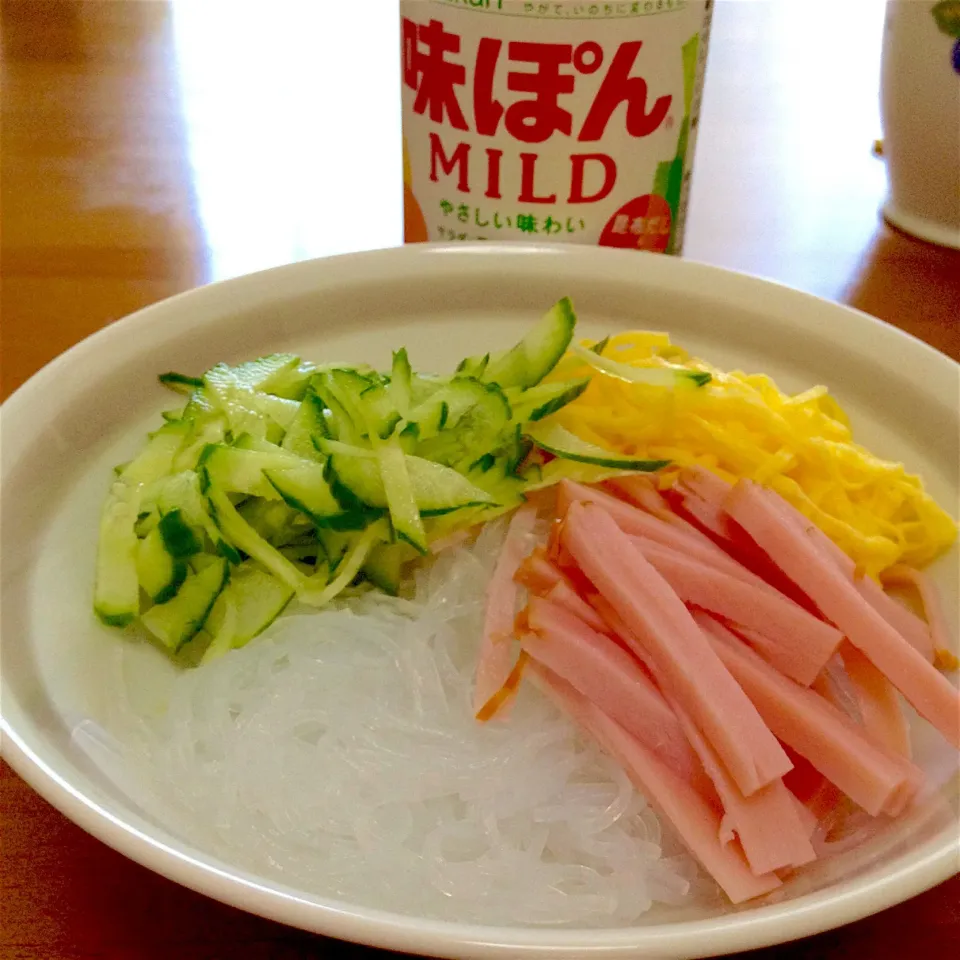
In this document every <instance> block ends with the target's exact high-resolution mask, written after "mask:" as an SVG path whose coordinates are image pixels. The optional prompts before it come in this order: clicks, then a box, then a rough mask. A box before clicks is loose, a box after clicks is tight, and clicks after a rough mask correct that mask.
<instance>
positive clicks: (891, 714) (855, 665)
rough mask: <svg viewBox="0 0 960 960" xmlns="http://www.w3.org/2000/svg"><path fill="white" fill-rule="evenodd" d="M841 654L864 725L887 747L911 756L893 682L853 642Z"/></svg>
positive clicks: (901, 711)
mask: <svg viewBox="0 0 960 960" xmlns="http://www.w3.org/2000/svg"><path fill="white" fill-rule="evenodd" d="M840 657H841V659H842V660H843V666H844V669H845V670H846V673H847V677H848V678H849V680H850V684H851V686H852V688H853V693H854V696H855V697H856V700H857V707H858V708H859V710H860V717H861V720H862V721H863V726H864V729H865V730H866V731H867V732H868V733H869V734H870V735H871V736H873V737H874V739H876V740H877V741H878V742H879V743H881V744H883V746H884V747H886V748H887V749H888V750H890V751H891V752H893V753H897V754H899V755H900V756H901V757H906V758H907V759H909V758H910V753H911V750H910V727H909V725H908V724H907V718H906V717H905V716H904V713H903V709H902V707H901V706H900V695H899V694H898V693H897V691H896V689H895V688H894V686H893V684H892V683H890V681H889V680H888V679H887V678H886V677H885V676H884V675H883V674H882V673H881V672H880V671H879V670H878V669H877V668H876V667H875V666H874V665H873V664H872V663H871V662H870V661H869V660H868V659H867V658H866V657H865V656H864V655H863V654H862V653H861V652H860V651H859V650H858V649H857V648H856V647H855V646H854V645H853V644H852V643H847V642H846V641H845V642H844V644H843V646H842V647H841V648H840Z"/></svg>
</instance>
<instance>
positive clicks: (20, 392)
mask: <svg viewBox="0 0 960 960" xmlns="http://www.w3.org/2000/svg"><path fill="white" fill-rule="evenodd" d="M450 256H455V257H456V258H457V260H458V262H459V264H461V265H462V264H464V263H465V262H466V263H470V262H475V263H476V264H477V265H478V266H480V265H484V266H489V265H491V264H494V263H496V262H497V261H498V260H505V258H509V262H510V265H511V268H512V267H513V262H514V261H518V262H519V263H526V264H530V265H535V264H541V265H549V268H551V269H554V270H557V271H560V270H562V269H563V267H562V264H563V263H564V262H570V260H571V259H573V260H577V261H582V262H583V263H585V264H589V263H591V262H593V263H596V264H598V265H602V266H603V268H604V269H605V270H608V271H613V272H616V273H621V274H624V272H625V271H626V269H627V267H628V266H629V267H632V268H633V269H631V271H630V273H631V275H632V276H631V277H630V281H631V282H633V283H635V284H636V285H637V286H642V285H643V282H644V276H643V271H637V269H636V266H637V263H638V260H637V258H638V257H640V258H643V259H641V260H640V261H639V262H640V263H641V264H644V265H645V269H646V270H647V271H650V270H652V269H654V267H653V263H652V261H653V262H655V263H656V270H657V271H660V272H662V273H664V274H669V273H671V272H675V273H676V274H677V275H680V274H682V273H684V272H686V273H689V274H693V273H694V272H699V273H700V274H701V276H707V277H708V278H709V279H711V280H715V281H717V282H718V283H719V284H720V286H723V284H727V285H728V286H729V287H731V288H732V289H734V291H735V290H736V288H737V287H738V286H741V287H742V288H743V289H744V290H746V289H747V288H748V287H750V288H753V290H752V293H753V294H754V295H757V294H760V293H762V292H764V291H766V292H767V293H769V294H770V295H771V296H774V297H776V298H779V299H780V300H781V302H784V303H785V302H786V301H787V300H789V299H790V298H797V299H795V301H794V302H795V303H796V304H798V305H801V304H802V305H805V306H806V307H807V308H810V307H815V308H816V309H817V310H824V308H826V312H829V313H830V314H832V315H834V316H838V315H839V314H838V311H843V312H844V313H845V314H846V315H847V316H848V317H849V318H850V319H849V324H850V325H852V327H853V328H859V329H860V330H861V331H869V332H870V333H872V334H873V335H874V336H875V337H877V338H879V339H880V340H883V341H890V342H891V343H900V344H901V345H902V347H903V349H906V350H909V351H911V352H913V353H914V354H916V355H917V356H921V357H923V359H924V360H925V361H926V362H928V363H931V364H934V365H936V366H937V367H940V368H941V369H942V370H943V371H944V372H946V371H947V370H952V371H953V373H954V374H955V375H956V376H957V377H958V384H960V364H958V363H957V361H955V360H953V359H952V358H950V357H949V356H947V355H946V354H943V353H941V352H939V351H937V350H936V349H935V348H933V347H931V346H930V345H928V344H926V343H924V342H923V341H921V340H919V339H918V338H916V337H914V336H912V335H911V334H909V333H906V332H905V331H902V330H900V329H898V328H896V327H893V326H892V325H890V324H888V323H885V322H884V321H882V320H879V319H877V318H875V317H872V316H870V315H868V314H866V313H863V312H862V311H859V310H855V309H854V308H851V307H849V306H846V305H843V304H838V303H833V302H831V301H826V300H823V299H822V298H819V297H816V296H815V295H813V294H809V293H805V292H803V291H798V290H795V289H793V288H790V287H788V286H785V285H783V284H780V283H777V282H776V281H771V280H767V279H764V278H761V277H756V276H753V275H750V274H746V273H742V272H737V271H731V270H727V269H725V268H723V267H717V266H713V265H711V264H703V263H699V262H697V261H692V260H677V259H673V258H664V257H658V256H656V255H653V254H642V253H641V254H637V253H634V252H630V251H621V252H609V251H601V250H599V249H594V248H590V247H575V246H567V245H552V246H546V245H536V244H531V245H522V246H521V245H517V244H458V245H439V244H437V245H433V244H423V245H416V246H407V247H400V248H390V249H387V250H379V251H364V252H361V253H350V254H342V255H339V256H336V257H326V258H319V259H316V260H309V261H301V262H298V263H294V264H287V265H284V266H280V267H274V268H271V269H268V270H263V271H258V272H257V273H253V274H246V275H243V276H241V277H236V278H231V279H227V280H222V281H218V282H217V283H213V284H209V285H207V286H205V287H200V288H195V289H193V290H188V291H186V292H184V293H181V294H178V295H176V296H174V297H171V298H168V299H166V300H162V301H160V302H158V303H155V304H152V305H150V306H147V307H144V308H142V309H141V310H138V311H136V312H135V313H133V314H130V315H129V316H127V317H124V318H122V319H121V320H118V321H116V322H114V323H112V324H110V325H108V326H107V327H104V328H102V329H101V330H99V331H97V332H95V333H93V334H91V335H90V336H88V337H86V338H85V339H84V340H82V341H80V342H79V343H78V344H76V345H74V346H73V347H71V348H70V349H69V350H67V351H65V352H64V353H62V354H60V355H59V356H58V357H56V358H55V359H54V360H52V361H51V362H50V363H48V364H47V365H46V366H44V367H43V368H42V369H41V370H39V371H37V372H36V373H35V374H34V375H33V376H32V377H30V378H29V379H28V380H27V381H26V382H25V383H24V384H22V385H21V386H20V387H19V388H18V389H17V390H16V391H15V392H14V393H13V394H11V395H10V397H8V398H7V400H5V401H4V403H3V405H2V408H0V416H2V421H3V427H4V428H5V430H4V432H5V433H6V432H7V431H8V430H9V427H10V426H11V420H12V421H13V424H12V425H13V426H14V428H15V430H16V426H17V423H16V421H17V419H18V417H19V416H20V410H21V409H22V408H23V405H24V404H27V405H29V404H31V403H32V401H33V399H34V397H35V396H36V395H37V394H38V393H42V392H43V391H44V390H46V389H47V388H48V384H49V383H50V381H51V380H52V379H55V378H57V377H59V376H61V375H62V374H63V373H64V372H65V371H69V370H72V369H73V368H74V367H75V366H76V365H77V364H82V362H83V360H84V358H85V357H87V356H89V355H90V354H96V353H97V352H99V351H101V349H102V347H103V346H104V345H108V344H111V343H114V342H116V341H118V340H123V339H124V338H126V339H128V340H132V339H134V338H136V336H137V335H138V334H139V333H140V332H142V331H143V330H146V329H148V328H152V327H153V326H154V325H155V324H156V321H157V319H158V318H159V317H161V316H162V315H163V314H165V313H173V314H176V313H177V312H178V311H179V310H180V309H181V308H182V306H183V304H184V302H186V301H189V303H190V305H191V306H198V305H199V306H200V307H201V309H202V307H203V305H204V302H210V303H213V302H215V301H218V300H224V299H226V300H227V301H229V300H231V299H236V297H231V294H236V295H242V294H243V292H244V291H245V290H246V289H247V288H249V289H250V290H255V289H257V288H260V287H263V285H265V284H266V285H267V286H272V287H275V288H276V289H278V290H280V289H282V288H283V287H285V286H286V285H288V284H290V283H292V285H293V286H296V284H297V283H299V282H303V281H305V280H310V279H312V280H314V281H320V282H321V283H322V282H324V281H326V282H328V283H333V284H334V285H336V284H337V283H338V275H339V276H340V277H342V276H345V275H349V274H350V273H351V271H353V272H355V273H356V272H359V274H361V275H362V274H363V273H364V272H368V273H369V268H370V267H376V266H377V265H378V263H379V264H391V263H394V262H397V263H403V262H407V261H410V265H409V270H410V271H411V272H416V271H417V270H424V269H434V268H436V269H439V270H441V271H442V270H443V269H444V265H445V263H446V261H445V260H444V259H443V258H449V257H450ZM518 269H520V270H521V272H522V268H521V267H518ZM625 279H627V278H626V276H625V274H624V276H623V277H621V280H625ZM340 282H342V281H340ZM757 285H759V286H757ZM314 288H315V284H314ZM189 313H191V310H190V309H188V310H187V311H185V314H189ZM188 322H191V321H188V319H187V317H186V316H183V317H182V318H181V321H180V323H179V324H173V325H172V326H171V319H164V320H163V323H164V325H165V326H166V328H167V329H166V332H167V335H168V337H175V336H177V335H178V333H182V332H183V328H184V327H185V326H186V325H187V324H188ZM157 326H158V327H159V324H157ZM844 326H845V327H846V326H848V325H844ZM891 338H892V339H891ZM871 342H873V341H871ZM908 344H909V346H908ZM944 363H946V364H947V365H948V366H946V367H944V366H943V364H944ZM15 430H14V432H15ZM16 459H17V458H16V457H14V458H13V460H14V461H15V460H16ZM10 462H11V461H10V459H8V458H6V457H5V458H4V462H3V464H2V465H0V466H2V471H3V475H6V474H7V473H8V469H9V467H10ZM3 685H4V686H6V684H5V682H4V684H3ZM3 699H6V698H3ZM0 734H2V743H0V753H2V755H3V757H4V758H5V759H6V760H7V761H8V762H9V763H10V765H11V767H12V768H13V769H14V770H15V771H16V772H17V773H18V774H19V775H20V776H21V777H23V779H24V780H26V782H27V783H28V784H30V786H31V787H32V788H33V789H35V790H36V791H37V792H38V793H39V794H40V795H41V796H42V797H44V799H46V800H47V801H48V802H50V803H51V804H52V805H53V806H55V807H56V808H57V809H58V810H60V812H61V813H63V814H64V815H65V816H67V817H68V819H70V820H72V821H73V822H74V823H77V824H78V825H79V826H81V827H82V828H83V829H84V830H86V831H87V832H88V833H90V834H92V835H93V836H95V837H97V838H98V839H100V840H101V841H103V842H105V843H106V844H107V845H108V846H110V847H112V848H113V849H115V850H117V851H118V852H120V853H122V854H123V855H124V856H127V857H128V858H129V859H132V860H134V861H135V862H137V863H140V864H141V865H143V866H146V867H147V868H148V869H150V870H152V871H154V872H157V873H159V874H161V875H163V876H166V877H168V878H169V879H172V880H174V881H175V882H177V883H180V884H181V885H183V886H186V887H188V888H190V889H193V890H196V891H197V892H200V893H203V894H205V895H207V896H211V897H214V898H216V899H218V900H221V901H222V902H224V903H228V904H231V905H233V906H237V907H239V908H241V909H244V910H247V911H249V912H253V913H255V914H258V915H260V916H264V917H268V918H270V919H274V920H279V921H280V922H283V923H288V924H291V925H294V926H298V927H302V928H304V929H308V930H313V931H315V932H317V933H324V934H327V935H329V936H335V937H341V938H344V939H349V940H354V941H358V942H364V943H370V944H373V945H376V946H378V947H383V948H386V949H400V950H415V951H420V952H425V953H436V954H441V955H455V956H458V957H463V958H466V957H468V956H469V957H493V956H496V957H503V956H518V955H531V956H532V955H537V956H550V957H557V958H559V957H573V956H578V957H579V956H583V955H584V952H585V951H588V952H589V953H590V955H592V956H605V957H613V956H617V957H626V956H631V957H636V956H640V955H641V954H639V953H638V952H637V950H638V947H642V948H643V949H644V950H647V949H652V950H656V951H661V952H659V953H657V956H664V957H665V956H668V955H669V956H671V957H676V958H680V957H686V956H693V955H701V954H699V953H695V952H694V951H698V950H699V949H702V947H701V948H698V947H697V946H696V945H695V944H694V943H693V941H694V940H699V941H701V944H702V942H703V941H704V940H705V939H706V938H710V943H711V950H719V951H722V952H728V951H731V950H742V949H751V948H756V947H760V946H765V945H769V944H773V943H778V942H783V941H784V940H785V939H793V938H795V937H802V936H808V935H810V934H813V933H817V932H820V931H823V930H827V929H830V928H833V927H835V926H839V925H841V924H845V923H848V922H852V921H853V920H856V919H859V918H861V917H863V916H867V915H869V914H871V913H874V912H877V911H879V910H882V909H884V908H886V907H888V906H891V905H893V904H895V903H898V902H901V901H902V900H905V899H908V898H910V897H912V896H915V895H916V894H918V893H921V892H922V891H924V890H926V889H929V888H930V887H932V886H934V885H936V884H937V883H939V882H941V881H943V880H945V879H947V878H948V877H950V876H952V875H953V874H954V873H956V872H958V866H957V862H956V861H957V857H958V853H960V837H958V838H957V841H956V842H955V843H953V844H951V843H949V842H947V843H943V842H941V841H939V840H938V839H937V838H933V839H932V840H930V841H927V842H926V843H925V844H923V845H921V847H920V848H919V852H918V853H917V855H916V856H915V857H914V858H913V859H912V860H911V862H910V863H908V864H904V865H903V866H902V867H901V869H900V870H899V871H897V872H894V873H892V874H886V875H884V876H882V877H879V878H876V879H875V880H874V881H873V882H872V883H868V884H863V883H860V882H858V880H854V881H851V883H852V884H853V889H849V890H846V889H845V890H844V891H843V892H842V893H841V894H839V895H836V894H834V895H832V896H827V895H828V893H829V891H830V889H831V888H827V889H825V890H823V891H820V892H818V893H815V894H808V895H804V896H802V897H800V898H798V899H796V900H793V901H789V902H787V903H785V904H772V905H767V906H765V907H763V908H760V910H758V911H757V913H758V914H760V915H759V916H757V915H752V916H750V915H747V914H737V913H734V914H727V915H726V916H720V917H715V918H707V919H702V920H694V921H683V922H682V923H679V924H674V923H669V922H668V923H662V924H652V925H649V926H639V927H629V928H614V929H603V928H598V929H588V928H577V929H569V930H562V931H549V930H546V929H541V928H537V927H528V928H525V927H494V926H481V925H475V924H463V923H458V922H456V921H433V920H424V919H422V918H416V917H411V916H408V915H404V914H393V913H389V912H387V911H382V910H375V909H373V908H363V907H356V906H350V907H349V908H348V909H343V905H337V902H336V901H332V900H326V901H324V902H323V903H317V902H316V901H315V900H306V899H303V897H298V896H297V895H296V893H295V892H293V893H287V892H284V890H283V889H282V887H281V885H279V884H277V885H274V884H270V885H266V886H264V885H257V884H254V883H250V882H249V881H247V880H245V879H244V878H242V877H239V876H237V875H236V872H230V871H229V870H223V869H220V868H217V867H216V866H214V865H213V864H212V863H205V862H203V860H199V859H196V858H194V857H191V856H189V855H188V854H187V853H185V852H184V851H183V850H178V849H176V848H175V847H171V846H169V845H167V844H165V843H163V842H162V841H161V840H159V839H157V838H156V837H151V836H150V835H149V834H147V833H144V832H143V831H141V830H140V829H139V828H137V827H136V826H135V825H133V824H131V823H129V822H127V821H125V820H123V819H121V818H119V817H116V816H115V815H114V814H112V813H110V812H109V811H107V810H105V809H103V808H102V807H101V806H100V805H99V804H98V803H97V801H96V800H95V799H94V798H92V797H89V796H87V795H85V794H84V793H82V792H81V791H78V790H77V789H75V788H74V787H72V786H71V785H70V784H69V782H67V781H66V780H65V779H64V778H63V777H61V776H60V775H59V774H58V773H57V771H56V770H54V769H52V768H51V767H50V766H49V765H48V764H46V762H45V761H44V760H43V759H42V758H41V757H39V756H38V755H37V754H36V753H35V752H34V751H33V750H32V748H31V747H30V745H29V743H27V742H26V740H24V739H23V738H22V737H21V736H20V734H19V733H18V732H17V731H16V730H15V729H14V728H13V726H11V724H10V723H9V721H8V717H7V714H6V713H0ZM183 846H185V847H189V845H187V844H184V845H183ZM928 848H929V849H928ZM211 859H212V858H211ZM318 899H323V898H318ZM744 918H746V919H744ZM452 950H456V951H457V952H456V953H455V954H448V953H447V952H448V951H452ZM465 951H466V952H465ZM662 951H667V953H662Z"/></svg>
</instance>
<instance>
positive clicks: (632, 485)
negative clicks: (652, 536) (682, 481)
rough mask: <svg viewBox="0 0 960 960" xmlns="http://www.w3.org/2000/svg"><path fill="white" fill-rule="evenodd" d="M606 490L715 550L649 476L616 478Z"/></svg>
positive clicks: (609, 483) (607, 485)
mask: <svg viewBox="0 0 960 960" xmlns="http://www.w3.org/2000/svg"><path fill="white" fill-rule="evenodd" d="M603 486H604V488H605V489H607V490H609V491H610V492H611V493H613V495H614V496H615V497H618V498H619V499H621V500H626V501H627V502H628V503H631V504H633V506H635V507H637V508H638V509H640V510H643V511H645V512H646V513H649V514H651V515H652V516H654V517H656V518H657V519H658V520H662V521H663V522H664V523H668V524H671V525H672V526H674V527H676V528H677V529H678V530H682V531H683V532H684V533H686V534H687V535H688V536H691V537H695V538H696V539H698V540H700V541H701V542H703V543H704V544H705V545H706V546H707V547H708V548H711V549H712V548H713V547H714V546H715V544H714V543H713V541H712V540H711V539H710V538H709V537H708V536H706V535H705V534H703V533H701V532H700V531H699V530H698V529H697V528H696V527H695V526H694V525H693V524H692V523H690V522H689V521H688V520H684V519H683V517H681V516H680V515H679V514H678V513H676V512H675V511H674V510H672V509H671V507H670V504H669V503H668V502H667V501H666V499H664V497H663V494H661V493H660V491H659V490H658V489H657V488H656V486H655V485H654V482H653V480H651V479H650V478H649V477H647V476H641V475H639V474H634V475H633V476H626V477H614V478H612V479H610V480H607V481H606V482H605V483H604V484H603Z"/></svg>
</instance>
